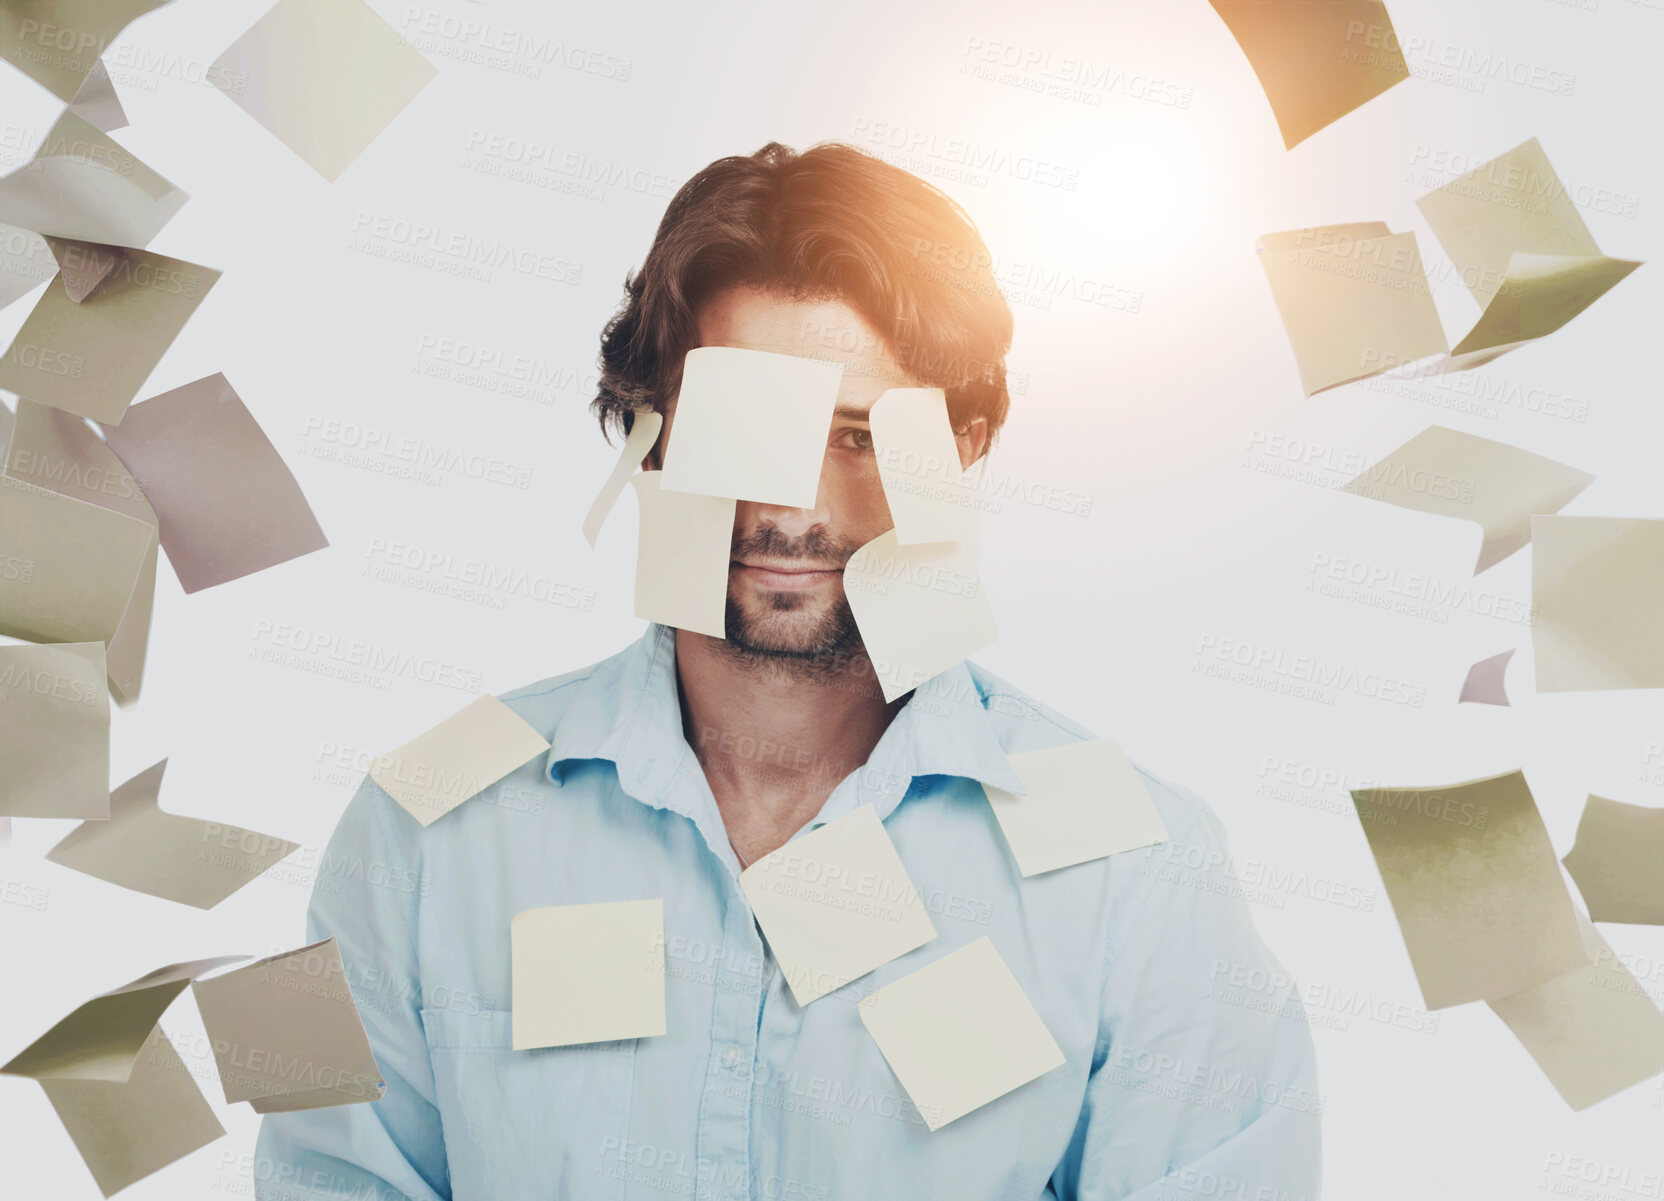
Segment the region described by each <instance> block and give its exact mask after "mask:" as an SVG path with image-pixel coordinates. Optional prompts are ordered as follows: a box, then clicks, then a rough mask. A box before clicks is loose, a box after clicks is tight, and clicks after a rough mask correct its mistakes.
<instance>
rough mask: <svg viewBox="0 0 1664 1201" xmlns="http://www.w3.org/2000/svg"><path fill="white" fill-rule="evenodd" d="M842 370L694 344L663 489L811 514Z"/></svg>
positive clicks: (678, 402) (667, 456) (667, 452)
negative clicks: (805, 511)
mask: <svg viewBox="0 0 1664 1201" xmlns="http://www.w3.org/2000/svg"><path fill="white" fill-rule="evenodd" d="M842 379H843V367H842V366H841V365H840V364H837V363H827V362H823V361H821V360H819V359H806V358H799V357H798V356H796V355H789V354H774V353H772V352H770V351H766V350H746V349H743V348H740V347H735V346H698V347H695V348H694V349H692V350H690V351H688V354H687V358H686V360H685V361H684V363H683V366H682V387H681V390H680V391H679V392H678V393H677V396H676V408H675V411H674V413H673V415H672V419H671V425H670V440H669V443H668V445H666V447H665V452H664V455H665V457H664V470H663V471H662V472H661V473H660V474H661V476H662V480H661V482H660V486H661V487H662V488H663V489H664V490H665V491H666V492H696V493H699V494H700V495H703V496H722V497H727V498H729V499H730V500H750V501H757V502H759V503H762V504H769V505H786V506H789V507H791V508H794V509H812V508H814V507H815V498H816V496H817V494H818V492H819V488H820V469H821V464H822V463H823V462H824V461H825V459H826V441H827V438H828V436H829V435H830V433H831V429H832V410H833V409H834V407H835V406H836V405H837V400H838V387H839V384H840V382H841V381H842Z"/></svg>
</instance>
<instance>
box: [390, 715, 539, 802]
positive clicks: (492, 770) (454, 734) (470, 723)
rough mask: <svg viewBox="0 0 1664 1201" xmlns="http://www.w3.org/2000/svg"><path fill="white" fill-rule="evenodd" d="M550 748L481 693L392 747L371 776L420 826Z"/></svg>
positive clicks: (517, 717)
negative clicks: (443, 718)
mask: <svg viewBox="0 0 1664 1201" xmlns="http://www.w3.org/2000/svg"><path fill="white" fill-rule="evenodd" d="M548 749H549V740H548V739H546V738H544V737H543V735H541V734H539V733H538V732H537V731H536V730H534V729H532V728H531V726H529V725H527V724H526V722H525V719H524V718H522V717H521V716H520V715H519V714H518V713H516V712H515V711H514V710H513V709H510V708H509V707H508V706H507V705H505V704H503V702H502V701H500V700H498V699H497V698H496V697H494V696H482V697H480V698H478V699H477V700H475V701H472V702H470V703H469V704H468V705H467V706H466V707H464V708H463V709H461V710H459V711H458V712H456V713H453V714H452V715H451V716H450V717H447V718H446V719H445V720H444V721H442V722H440V723H439V724H438V725H437V726H434V727H433V729H431V730H428V731H427V732H426V733H424V734H421V735H418V736H417V737H416V738H414V739H413V740H411V741H410V742H407V743H405V744H404V745H403V746H401V747H399V748H398V749H397V750H394V751H389V752H388V753H387V754H385V755H378V756H377V757H376V758H375V760H374V761H373V762H372V763H371V764H370V778H371V779H372V780H374V781H375V782H376V783H377V784H379V785H381V787H382V788H383V789H384V790H386V792H387V795H388V796H390V797H392V798H393V799H394V800H395V801H397V802H398V803H399V804H400V805H402V806H403V807H404V808H405V809H406V810H407V811H408V812H409V813H410V815H411V816H412V817H414V818H415V819H416V820H417V821H419V822H421V823H422V825H424V826H429V825H432V824H433V823H434V822H436V821H438V820H439V819H440V818H442V817H444V816H445V815H446V814H447V813H449V812H450V811H451V810H452V809H455V808H456V807H457V806H458V805H460V804H462V802H463V801H466V800H468V799H469V798H470V797H473V796H476V795H478V794H479V793H480V792H481V791H483V790H484V789H487V788H489V787H491V785H493V784H495V783H496V782H497V781H498V780H501V779H502V778H503V777H504V776H506V775H508V773H509V772H511V771H513V770H514V769H515V768H517V767H519V766H521V765H522V764H523V763H525V762H527V761H528V760H530V759H531V758H533V757H534V756H536V755H540V754H542V753H543V752H544V751H546V750H548Z"/></svg>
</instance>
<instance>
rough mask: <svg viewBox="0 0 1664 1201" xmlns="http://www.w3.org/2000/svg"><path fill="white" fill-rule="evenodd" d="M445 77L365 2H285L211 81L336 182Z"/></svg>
mask: <svg viewBox="0 0 1664 1201" xmlns="http://www.w3.org/2000/svg"><path fill="white" fill-rule="evenodd" d="M437 73H438V72H437V70H436V69H435V68H434V66H433V64H432V63H430V62H428V60H427V59H425V58H423V57H422V56H421V54H420V53H418V52H417V50H416V48H415V47H414V46H412V45H411V44H410V43H409V42H407V41H406V40H405V39H404V38H403V37H401V36H400V35H399V32H398V31H397V30H396V29H394V28H393V27H392V26H391V25H389V24H388V23H387V22H386V21H384V20H383V19H382V18H381V17H380V16H378V15H377V14H376V12H375V10H374V9H372V8H371V7H370V6H369V5H367V4H365V3H363V0H278V3H277V4H276V5H275V6H273V7H272V8H271V9H270V10H269V11H267V13H266V15H265V16H263V17H261V18H260V19H259V20H258V21H256V22H255V23H254V25H253V26H252V27H250V29H249V30H248V32H246V33H244V34H243V36H242V37H240V38H238V39H237V40H236V42H234V43H233V44H232V45H231V47H230V48H229V49H228V50H226V51H225V53H223V54H221V55H220V56H219V58H217V59H215V60H214V65H213V66H212V67H210V68H209V71H208V81H209V82H210V83H212V84H213V85H214V86H215V87H217V88H219V89H220V91H222V92H224V93H225V94H226V96H228V97H230V99H231V100H232V102H233V103H235V104H236V105H237V106H238V107H239V108H241V109H242V110H243V111H244V112H246V113H248V115H249V116H251V117H253V118H254V119H255V120H256V121H258V122H259V123H260V124H261V125H264V126H265V127H266V128H267V129H268V130H270V131H271V132H272V133H273V134H274V135H275V136H276V137H277V139H278V141H280V142H282V143H283V144H284V145H285V146H287V147H288V148H289V149H290V150H293V151H294V152H295V153H296V154H298V155H299V156H300V157H301V158H302V159H304V160H305V161H306V163H307V165H308V166H310V167H311V168H312V169H313V170H315V171H316V172H317V173H318V174H319V175H322V176H323V177H324V178H325V179H327V180H330V181H332V182H333V181H334V179H335V178H336V176H338V175H340V174H341V172H343V171H345V170H346V169H347V168H348V167H349V166H351V165H352V162H353V160H354V159H356V158H357V157H358V156H359V155H360V154H362V153H363V152H364V150H365V148H366V147H367V146H369V144H370V143H371V142H373V141H375V139H376V137H377V135H378V134H380V133H381V131H382V130H383V129H385V128H387V126H388V125H389V124H390V123H391V122H392V120H393V118H394V117H396V116H398V115H399V114H400V113H401V112H403V111H404V109H405V106H406V105H408V104H409V103H410V102H411V101H412V100H414V99H415V98H416V94H417V93H418V92H420V91H421V90H422V89H423V88H425V87H426V86H427V85H428V82H429V81H430V80H432V79H433V77H434V76H435V75H436V74H437Z"/></svg>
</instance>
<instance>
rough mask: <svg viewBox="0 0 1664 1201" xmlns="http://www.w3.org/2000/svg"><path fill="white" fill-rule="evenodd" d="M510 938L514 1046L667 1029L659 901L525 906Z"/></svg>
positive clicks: (518, 1048)
mask: <svg viewBox="0 0 1664 1201" xmlns="http://www.w3.org/2000/svg"><path fill="white" fill-rule="evenodd" d="M510 942H511V944H512V953H513V970H512V977H513V983H512V990H513V997H514V1001H513V1004H514V1049H515V1050H516V1051H527V1050H532V1049H535V1048H537V1047H568V1046H574V1045H577V1044H580V1043H601V1042H613V1041H616V1040H618V1039H625V1038H653V1037H657V1036H658V1035H661V1034H663V1033H664V1032H665V1002H664V992H665V971H664V901H663V900H651V901H605V902H601V903H598V904H593V905H548V906H545V907H543V908H541V909H527V910H523V911H522V912H520V913H517V914H515V915H514V921H513V923H512V925H511V926H510Z"/></svg>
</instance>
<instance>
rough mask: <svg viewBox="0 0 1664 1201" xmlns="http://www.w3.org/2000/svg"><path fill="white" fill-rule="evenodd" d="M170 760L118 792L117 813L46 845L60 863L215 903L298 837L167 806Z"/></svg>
mask: <svg viewBox="0 0 1664 1201" xmlns="http://www.w3.org/2000/svg"><path fill="white" fill-rule="evenodd" d="M167 765H168V761H167V760H166V759H163V760H162V761H161V762H160V763H157V764H155V765H154V766H152V767H150V768H148V769H147V770H145V771H142V772H140V773H139V774H138V775H136V776H134V777H133V778H132V779H131V780H129V781H127V783H125V784H123V785H122V786H121V787H120V788H118V789H116V790H115V791H114V792H113V793H111V794H110V816H109V818H108V820H104V821H88V822H83V823H81V825H79V826H77V827H76V828H75V829H74V830H72V831H70V833H69V835H68V836H67V837H65V838H64V839H63V841H62V842H60V843H58V845H57V846H55V847H53V848H52V849H51V850H50V851H48V852H47V853H46V857H47V859H49V860H51V861H52V862H53V863H57V864H60V865H62V866H64V867H67V868H71V869H72V870H74V871H78V872H85V873H86V874H87V875H89V876H97V877H98V878H99V879H100V880H108V881H109V882H110V883H111V884H117V885H120V886H121V887H122V888H131V889H132V890H133V891H134V892H142V893H148V894H149V895H150V896H153V897H161V898H163V899H164V900H169V901H178V902H179V903H180V904H182V905H194V906H195V907H196V908H198V909H212V908H213V907H214V906H215V905H218V904H219V903H220V902H221V901H223V900H225V898H226V897H228V896H230V895H231V894H232V893H234V892H236V891H237V890H238V889H239V888H241V887H242V886H243V885H245V884H247V883H248V882H249V881H250V880H252V879H254V877H256V876H258V875H259V874H260V873H261V872H263V871H265V870H266V869H267V868H269V867H271V866H273V865H274V864H276V863H277V862H279V861H280V860H281V859H283V858H284V856H286V855H289V854H292V853H293V852H295V851H296V850H299V849H300V844H299V843H297V842H289V841H287V840H286V839H282V838H274V837H272V836H271V835H270V834H261V833H259V832H258V831H255V830H245V829H243V827H241V826H231V825H226V824H225V823H224V822H211V821H203V820H201V819H200V818H194V817H178V816H175V815H174V814H171V813H163V812H162V810H161V806H160V801H159V799H158V797H159V793H160V791H161V787H162V773H163V771H164V770H165V769H166V768H167Z"/></svg>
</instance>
